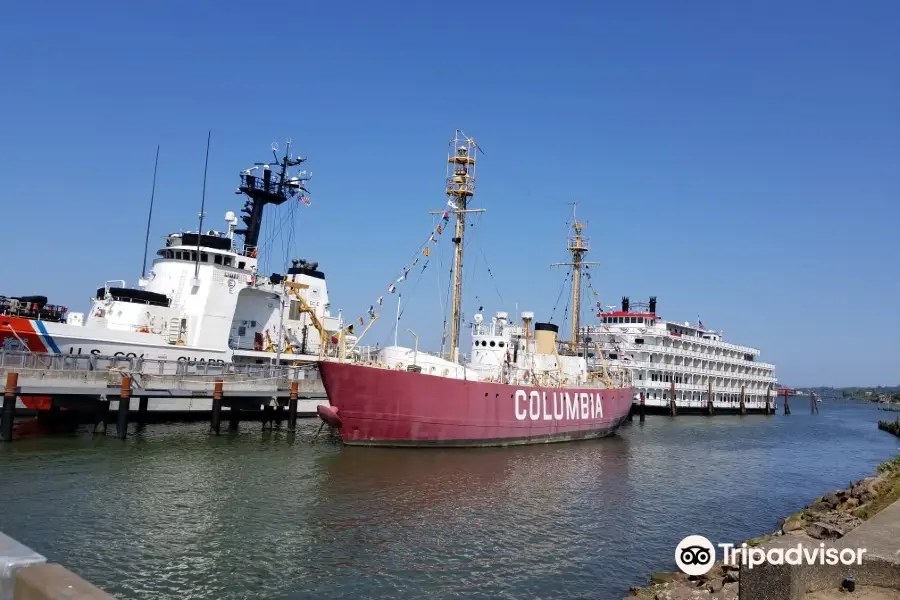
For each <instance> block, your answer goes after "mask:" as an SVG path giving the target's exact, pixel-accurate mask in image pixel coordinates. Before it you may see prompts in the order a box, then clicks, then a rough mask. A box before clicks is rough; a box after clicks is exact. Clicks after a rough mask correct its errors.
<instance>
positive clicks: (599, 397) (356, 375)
mask: <svg viewBox="0 0 900 600" xmlns="http://www.w3.org/2000/svg"><path fill="white" fill-rule="evenodd" d="M319 369H320V373H321V376H322V381H323V383H324V384H325V391H326V393H327V394H328V401H329V402H330V403H331V407H330V408H329V407H319V408H320V411H319V415H320V417H321V418H322V420H323V421H325V422H326V423H328V424H330V425H332V426H335V427H336V428H337V429H338V430H339V431H340V434H341V438H342V440H343V443H344V444H347V445H351V446H414V447H418V446H507V445H520V444H541V443H549V442H565V441H574V440H583V439H592V438H600V437H605V436H608V435H612V434H614V433H615V432H616V430H617V429H618V428H619V426H620V425H621V424H622V422H623V421H624V420H625V419H626V418H627V417H628V412H629V411H630V410H631V402H632V397H633V394H634V390H633V389H632V388H618V389H598V388H556V387H537V386H516V385H508V384H502V383H489V382H481V381H465V380H461V379H451V378H446V377H438V376H435V375H427V374H423V373H412V372H407V371H400V370H389V369H381V368H377V367H370V366H363V365H354V364H348V363H341V362H333V361H327V360H326V361H321V362H320V363H319Z"/></svg>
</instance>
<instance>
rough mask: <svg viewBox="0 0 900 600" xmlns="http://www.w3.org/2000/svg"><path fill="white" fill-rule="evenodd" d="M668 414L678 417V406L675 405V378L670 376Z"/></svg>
mask: <svg viewBox="0 0 900 600" xmlns="http://www.w3.org/2000/svg"><path fill="white" fill-rule="evenodd" d="M669 414H670V415H672V416H673V417H674V416H676V415H678V405H677V404H675V376H674V375H673V376H672V385H670V386H669Z"/></svg>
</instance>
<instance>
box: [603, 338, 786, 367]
mask: <svg viewBox="0 0 900 600" xmlns="http://www.w3.org/2000/svg"><path fill="white" fill-rule="evenodd" d="M595 345H596V346H599V347H600V348H602V349H603V350H616V344H614V343H613V342H596V344H595ZM618 346H619V348H623V349H625V350H627V351H628V352H662V353H665V354H672V355H673V356H684V357H690V358H699V359H702V360H714V361H717V362H722V363H727V364H734V365H739V366H747V365H754V366H760V367H769V368H774V367H775V365H773V364H771V363H766V362H760V361H757V360H745V359H743V358H733V357H730V356H722V355H721V354H710V353H707V352H697V351H695V350H685V349H684V348H675V347H672V346H660V345H656V344H631V343H627V342H621V343H619V344H618ZM660 348H661V350H660Z"/></svg>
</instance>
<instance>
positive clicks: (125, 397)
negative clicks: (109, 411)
mask: <svg viewBox="0 0 900 600" xmlns="http://www.w3.org/2000/svg"><path fill="white" fill-rule="evenodd" d="M130 410H131V376H130V375H123V376H122V387H121V389H120V391H119V412H118V415H117V417H118V418H117V419H116V437H118V438H119V439H120V440H124V439H125V438H126V437H127V436H128V413H129V411H130Z"/></svg>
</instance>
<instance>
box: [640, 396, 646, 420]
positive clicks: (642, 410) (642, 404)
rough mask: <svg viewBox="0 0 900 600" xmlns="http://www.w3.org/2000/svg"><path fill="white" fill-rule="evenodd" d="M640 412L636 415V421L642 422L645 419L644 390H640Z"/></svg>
mask: <svg viewBox="0 0 900 600" xmlns="http://www.w3.org/2000/svg"><path fill="white" fill-rule="evenodd" d="M640 410H641V412H640V413H639V415H638V421H640V422H641V423H643V422H644V421H645V420H646V419H647V405H646V403H645V401H644V392H641V409H640Z"/></svg>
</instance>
